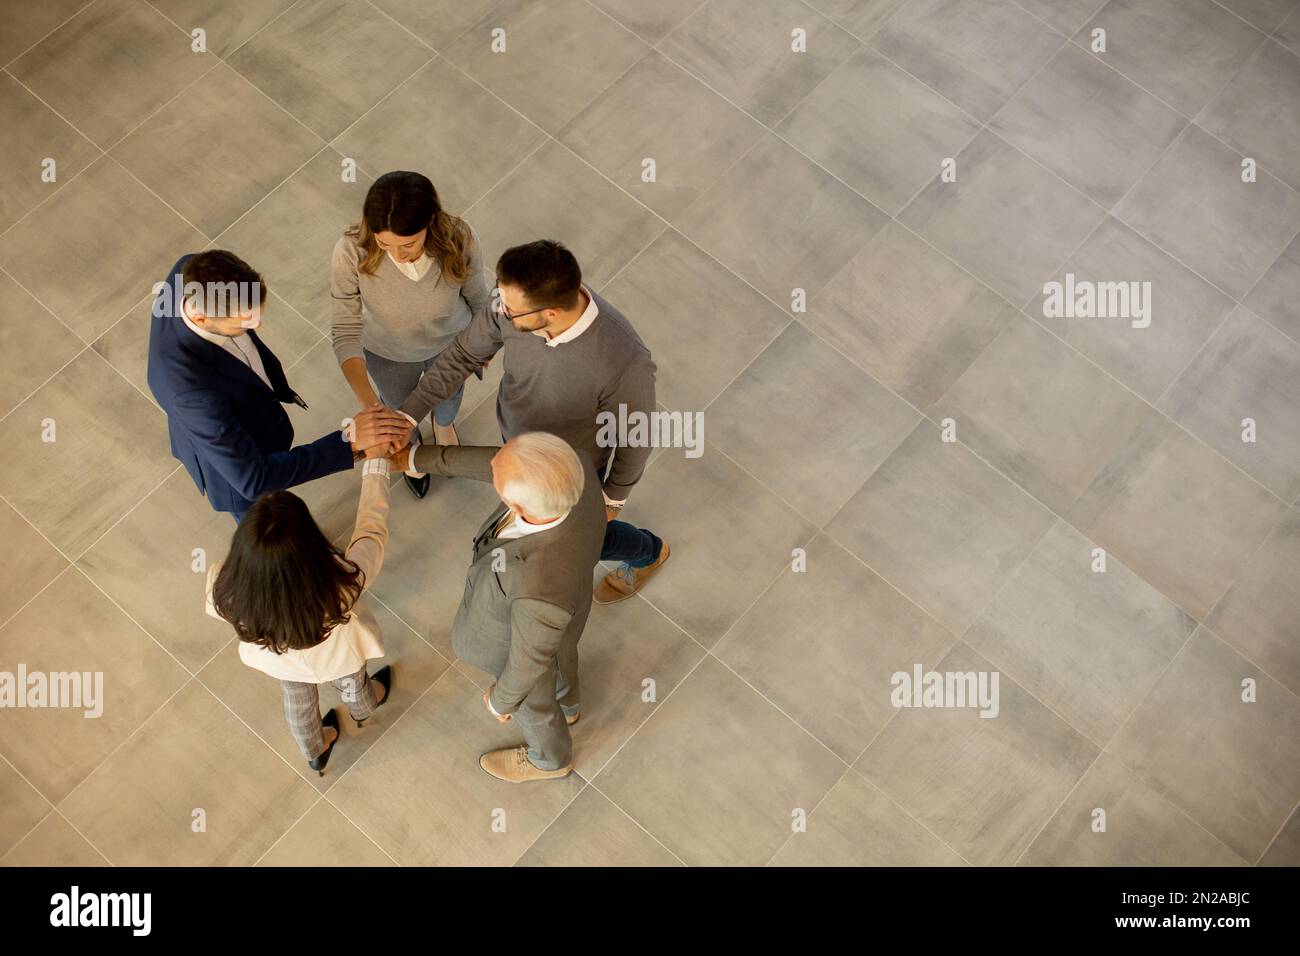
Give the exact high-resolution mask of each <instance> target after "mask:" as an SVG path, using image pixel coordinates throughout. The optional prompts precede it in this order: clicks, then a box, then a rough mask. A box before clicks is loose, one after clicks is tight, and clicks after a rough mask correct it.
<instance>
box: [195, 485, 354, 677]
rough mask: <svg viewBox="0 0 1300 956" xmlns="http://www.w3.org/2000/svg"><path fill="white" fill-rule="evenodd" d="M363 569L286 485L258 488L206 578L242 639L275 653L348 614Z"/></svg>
mask: <svg viewBox="0 0 1300 956" xmlns="http://www.w3.org/2000/svg"><path fill="white" fill-rule="evenodd" d="M364 589H365V575H364V574H363V573H362V571H361V569H360V568H359V567H357V565H356V564H355V563H354V562H352V561H349V560H348V559H347V558H346V557H345V556H344V554H343V552H342V551H340V550H339V549H338V548H336V547H334V545H332V544H330V542H329V539H327V538H326V537H325V535H324V534H323V533H322V532H321V530H320V528H319V526H317V524H316V522H315V520H314V519H313V518H312V516H311V512H310V511H308V510H307V505H306V504H305V503H304V502H303V500H302V499H301V498H299V497H298V496H297V495H295V494H293V493H292V492H289V491H272V492H269V493H268V494H265V495H262V497H260V498H258V499H257V501H256V502H254V503H253V507H251V508H250V509H248V513H247V514H246V515H244V520H242V521H241V522H239V527H238V528H236V529H235V536H234V537H233V538H232V539H231V541H230V553H229V554H228V555H226V560H225V561H224V562H223V563H222V565H221V570H220V572H218V574H217V579H216V581H215V582H214V583H213V586H212V603H213V606H214V607H215V608H216V611H217V613H218V614H220V615H221V616H222V617H223V618H225V619H226V620H227V621H229V622H230V623H231V624H232V625H234V628H235V632H236V633H237V634H238V635H239V639H240V640H241V641H247V642H248V643H250V644H257V645H260V646H262V647H265V648H267V649H268V650H271V651H274V652H275V653H276V654H283V653H284V652H285V651H287V650H305V649H306V648H309V647H315V646H316V645H317V644H319V643H320V642H321V641H323V640H325V638H326V637H327V636H328V635H329V632H330V631H331V630H332V629H333V628H334V627H336V626H338V625H339V624H341V623H343V622H344V621H345V620H347V617H348V612H349V611H350V610H351V609H352V606H353V605H354V604H356V602H357V599H358V598H359V597H360V596H361V592H362V591H363V590H364Z"/></svg>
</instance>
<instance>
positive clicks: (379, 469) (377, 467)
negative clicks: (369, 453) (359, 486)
mask: <svg viewBox="0 0 1300 956" xmlns="http://www.w3.org/2000/svg"><path fill="white" fill-rule="evenodd" d="M390 471H391V470H390V469H389V467H388V459H387V458H367V459H366V463H365V464H364V465H362V466H361V477H362V478H365V477H366V475H383V476H384V477H385V478H387V477H388V475H389V474H390Z"/></svg>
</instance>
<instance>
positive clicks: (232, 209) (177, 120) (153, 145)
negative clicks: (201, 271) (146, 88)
mask: <svg viewBox="0 0 1300 956" xmlns="http://www.w3.org/2000/svg"><path fill="white" fill-rule="evenodd" d="M196 116H202V117H203V118H204V120H203V121H204V123H205V124H211V126H210V128H212V129H216V130H225V131H232V132H233V131H234V130H238V131H239V135H238V136H235V135H222V136H214V137H212V140H211V142H205V143H204V146H203V148H202V149H195V150H191V149H179V148H177V147H178V144H180V143H183V142H185V141H186V139H187V137H189V136H191V135H192V133H191V130H192V128H193V125H194V117H196ZM250 141H256V142H257V144H258V145H257V148H256V149H251V150H250V149H249V148H248V143H249V142H250ZM323 145H324V142H323V141H322V140H321V138H320V137H319V136H317V135H316V134H315V133H313V132H312V131H311V130H309V129H307V128H306V127H304V126H303V125H302V124H301V123H299V122H298V121H297V120H295V119H294V118H293V117H292V116H290V115H289V114H288V113H286V112H285V111H284V110H282V109H281V108H280V107H278V106H276V105H275V103H274V102H272V101H271V100H269V99H267V98H266V96H265V95H264V94H263V93H262V92H261V91H259V90H258V89H257V88H256V87H254V86H253V85H252V84H251V83H249V82H248V81H247V80H245V79H244V78H243V77H241V76H240V75H239V74H238V73H236V72H235V71H234V70H232V69H231V68H230V67H228V66H226V65H225V64H224V63H223V64H220V65H218V66H217V67H216V68H215V69H213V70H210V71H208V72H207V73H206V74H204V75H203V76H202V77H201V78H200V79H199V80H198V82H196V83H195V84H194V85H193V86H190V87H189V88H188V89H186V90H185V91H184V92H182V93H181V94H180V95H179V96H178V97H176V99H174V100H172V101H171V102H170V103H168V104H167V105H166V106H164V107H163V108H162V109H161V110H159V111H158V112H157V113H155V114H154V115H153V116H151V117H150V118H149V119H148V120H147V121H146V122H145V123H144V124H142V125H141V126H140V127H138V128H137V129H136V130H135V131H134V132H132V133H131V134H130V135H129V136H127V137H126V138H125V139H123V140H122V141H121V142H120V143H118V145H117V146H115V147H113V151H112V156H113V158H114V159H116V160H117V161H118V162H120V163H121V164H122V165H123V166H125V167H126V168H127V169H129V170H130V171H131V172H132V173H133V174H135V176H137V177H138V178H139V179H140V181H141V182H143V183H144V184H145V185H146V186H148V187H149V188H150V189H151V190H153V191H154V192H155V193H157V194H158V195H159V196H160V197H161V198H162V199H163V201H164V202H166V203H167V204H168V205H169V206H171V207H172V208H173V209H175V210H176V211H177V212H178V213H180V214H181V215H182V216H184V217H185V219H186V220H187V221H189V222H191V223H193V224H194V225H195V226H197V227H198V228H199V229H201V230H202V231H203V232H204V233H205V234H206V235H208V236H215V235H217V234H218V233H219V232H221V231H222V230H223V229H225V228H226V227H227V226H229V225H230V224H231V223H232V222H234V221H235V220H236V219H238V218H239V217H240V216H241V215H243V214H244V212H245V211H246V210H247V209H248V208H249V207H250V206H252V205H253V204H254V203H255V202H257V201H258V200H259V199H261V198H262V197H263V196H265V195H266V194H267V193H268V192H270V191H271V190H272V189H274V188H275V187H276V186H278V185H279V184H280V183H281V182H283V181H284V180H285V179H287V178H288V177H289V175H290V174H291V173H292V172H293V171H294V170H296V169H297V168H298V167H299V166H301V165H302V164H303V163H305V162H307V160H308V159H310V158H311V157H312V156H313V155H314V154H315V153H316V152H317V151H318V150H319V149H320V148H321V147H322V146H323Z"/></svg>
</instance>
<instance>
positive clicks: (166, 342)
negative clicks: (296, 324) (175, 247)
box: [148, 255, 353, 515]
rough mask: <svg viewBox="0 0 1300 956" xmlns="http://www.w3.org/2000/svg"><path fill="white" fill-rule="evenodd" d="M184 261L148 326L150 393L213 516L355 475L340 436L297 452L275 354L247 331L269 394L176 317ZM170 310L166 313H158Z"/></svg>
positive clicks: (291, 398) (290, 398) (294, 398)
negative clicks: (308, 484) (317, 481)
mask: <svg viewBox="0 0 1300 956" xmlns="http://www.w3.org/2000/svg"><path fill="white" fill-rule="evenodd" d="M189 258H190V257H189V256H188V255H186V256H182V257H181V258H180V259H179V260H178V261H177V263H176V264H175V265H174V266H172V268H171V272H170V273H168V276H167V278H166V279H165V280H163V281H164V282H166V283H169V284H171V286H172V289H171V293H170V301H169V302H166V303H160V302H158V301H155V303H154V308H153V309H152V312H151V325H150V329H149V372H148V377H149V389H150V391H152V392H153V395H154V398H155V399H157V401H158V404H159V405H161V406H162V410H163V411H164V412H166V413H167V429H168V431H169V432H170V434H171V443H172V454H173V455H175V456H176V458H178V459H179V460H180V462H181V463H182V464H183V465H185V470H186V471H188V472H189V473H190V477H191V478H193V479H194V483H195V484H196V485H198V487H199V491H201V492H203V493H204V494H205V495H207V497H208V501H209V502H211V503H212V507H213V508H215V509H216V510H217V511H229V512H233V513H234V514H236V515H242V514H243V513H244V512H245V511H247V510H248V509H249V507H250V506H251V505H252V504H253V502H254V501H255V500H257V497H258V496H259V495H262V494H264V493H265V492H268V491H276V490H278V489H281V488H289V487H292V486H293V485H297V484H301V483H302V482H304V481H311V480H312V479H313V478H320V477H322V476H324V475H329V474H333V473H334V472H336V471H343V470H345V469H348V468H351V467H352V465H353V461H352V446H351V444H350V443H349V442H347V441H345V440H344V438H343V433H342V432H341V431H335V432H331V433H330V434H328V435H326V436H324V437H323V438H318V439H317V440H316V441H314V442H312V443H311V444H309V445H299V446H298V447H297V448H294V447H292V446H293V425H292V424H290V422H289V416H288V415H287V414H286V413H285V410H284V408H283V407H282V403H284V402H298V403H299V404H301V405H303V407H304V408H305V407H306V403H304V402H303V401H302V399H301V398H299V397H298V394H297V393H296V392H295V391H294V390H293V389H292V388H290V387H289V382H288V380H287V379H286V378H285V376H284V368H283V367H282V366H281V365H280V360H279V359H277V358H276V357H275V353H274V352H272V351H271V350H270V349H269V348H267V347H266V346H265V345H263V344H262V341H261V339H259V338H258V337H257V333H256V332H254V331H252V330H251V329H250V330H249V331H248V332H246V333H244V334H245V335H247V336H248V337H249V338H250V339H251V340H252V341H253V343H254V345H255V346H256V347H257V351H258V354H259V355H261V357H262V365H263V367H264V368H265V370H266V376H267V378H269V379H270V380H271V385H272V388H267V387H266V383H265V382H264V381H262V379H261V378H260V377H258V375H257V373H256V372H254V371H253V370H252V369H251V368H249V367H248V365H247V364H245V363H244V362H242V361H240V359H238V358H237V357H236V356H234V355H232V354H231V353H230V352H228V351H226V350H225V349H223V348H222V347H221V346H219V345H216V344H214V343H212V342H209V341H207V340H206V339H204V338H202V337H200V336H198V335H195V334H194V332H192V331H191V330H190V329H189V328H188V327H187V326H186V325H185V320H184V319H182V318H181V317H180V314H179V310H180V303H181V295H180V292H181V289H182V279H181V269H182V268H183V267H184V265H185V262H186V261H187V260H188V259H189ZM163 304H166V305H168V306H169V307H168V308H160V306H161V305H163Z"/></svg>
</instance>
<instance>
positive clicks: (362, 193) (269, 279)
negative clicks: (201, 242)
mask: <svg viewBox="0 0 1300 956" xmlns="http://www.w3.org/2000/svg"><path fill="white" fill-rule="evenodd" d="M342 162H343V159H342V157H340V155H339V154H338V153H336V152H335V151H334V150H332V149H325V150H322V151H321V152H319V153H317V154H316V155H315V156H314V157H312V159H311V161H310V162H308V163H307V165H305V166H303V167H302V169H299V170H298V171H297V172H295V173H294V174H293V175H292V176H290V177H289V179H288V180H287V181H286V182H284V183H281V184H280V185H279V186H278V187H277V188H276V189H275V191H274V192H272V193H270V194H269V195H267V196H265V198H263V199H262V200H261V202H259V203H258V204H257V205H256V206H253V207H252V208H251V209H249V210H248V211H247V212H246V214H244V215H242V216H241V217H240V218H239V220H238V221H236V222H235V223H234V224H233V225H232V226H231V227H230V228H229V229H227V230H226V231H225V232H223V233H221V235H219V236H217V238H216V239H215V240H213V242H212V245H213V246H214V247H215V248H219V249H229V250H230V251H231V252H233V253H235V254H236V255H237V256H239V257H240V258H241V259H243V260H244V261H245V262H247V263H248V264H249V265H251V266H252V267H253V268H254V269H256V270H257V271H258V272H260V273H261V274H262V276H263V277H264V278H265V279H266V285H267V288H268V289H269V290H270V292H271V295H272V297H275V296H279V297H280V298H282V299H283V300H284V301H285V302H286V303H288V304H289V305H290V306H292V307H293V308H294V310H296V311H297V312H298V313H299V314H300V315H301V316H302V317H303V318H305V319H307V321H308V322H310V323H311V324H312V325H313V326H315V327H316V328H317V329H318V330H319V331H321V332H324V333H326V334H328V333H329V331H330V326H331V324H332V321H333V312H332V306H333V301H332V300H331V299H330V291H329V290H330V256H331V254H332V253H333V251H334V244H335V243H336V242H338V240H339V237H340V236H342V235H343V232H344V231H345V230H346V229H348V228H350V227H351V226H353V225H355V224H356V222H357V221H358V220H359V219H360V218H361V207H362V204H363V203H364V202H365V198H366V190H368V189H369V188H370V183H371V181H372V180H371V179H370V177H369V176H367V175H366V174H365V173H364V172H362V171H361V170H358V171H357V178H356V181H355V182H345V181H344V180H343V177H342V166H341V163H342ZM393 168H401V169H409V168H411V167H409V166H401V167H393ZM384 172H387V170H386V169H385V170H384ZM281 316H282V313H281V311H280V309H278V308H277V309H276V310H275V312H274V313H272V314H271V315H269V316H268V323H267V324H268V326H270V325H271V324H272V323H275V324H279V319H280V318H281ZM259 334H260V330H259ZM277 354H279V353H278V352H277ZM294 357H295V358H296V357H297V356H294ZM281 360H282V361H284V360H285V357H284V356H281Z"/></svg>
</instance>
